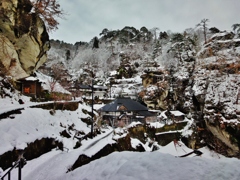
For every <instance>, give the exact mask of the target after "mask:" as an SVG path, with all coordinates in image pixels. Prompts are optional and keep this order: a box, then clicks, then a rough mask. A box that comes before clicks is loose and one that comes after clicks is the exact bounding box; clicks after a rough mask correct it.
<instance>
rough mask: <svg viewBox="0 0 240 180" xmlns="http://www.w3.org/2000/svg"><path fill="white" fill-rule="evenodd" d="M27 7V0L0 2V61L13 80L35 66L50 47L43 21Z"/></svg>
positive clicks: (43, 60)
mask: <svg viewBox="0 0 240 180" xmlns="http://www.w3.org/2000/svg"><path fill="white" fill-rule="evenodd" d="M31 9H32V5H31V2H30V1H29V0H2V1H1V2H0V21H1V23H0V49H1V50H0V61H1V64H2V65H3V67H4V68H5V69H6V70H7V72H9V75H11V76H12V77H13V78H14V79H19V78H23V77H26V76H28V75H29V74H31V73H32V72H33V71H34V70H36V69H38V67H39V66H41V65H42V64H43V63H44V62H45V61H46V59H47V56H46V52H47V51H48V50H49V48H50V44H49V36H48V33H47V32H46V28H45V25H44V22H43V21H42V20H41V19H40V18H39V17H38V15H37V14H34V13H31Z"/></svg>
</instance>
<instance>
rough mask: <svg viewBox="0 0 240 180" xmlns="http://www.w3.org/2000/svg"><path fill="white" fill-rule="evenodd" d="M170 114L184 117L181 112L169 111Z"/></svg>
mask: <svg viewBox="0 0 240 180" xmlns="http://www.w3.org/2000/svg"><path fill="white" fill-rule="evenodd" d="M170 113H171V114H172V115H174V116H184V115H185V114H184V113H182V112H181V111H170Z"/></svg>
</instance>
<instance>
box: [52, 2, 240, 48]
mask: <svg viewBox="0 0 240 180" xmlns="http://www.w3.org/2000/svg"><path fill="white" fill-rule="evenodd" d="M58 2H59V3H60V5H61V7H62V9H63V10H64V12H65V13H67V15H66V16H65V19H60V25H59V29H58V30H57V31H54V32H52V33H50V38H51V39H55V40H57V39H58V40H63V41H65V42H68V43H73V44H74V43H75V42H77V41H86V42H89V41H90V40H91V39H92V38H93V37H95V36H97V37H99V33H101V32H102V30H103V29H104V28H107V29H109V30H117V29H122V28H124V27H125V26H133V27H135V28H137V29H140V28H141V27H143V26H145V27H146V28H148V29H151V28H154V27H157V28H159V29H160V31H167V30H171V31H172V32H183V31H184V30H185V29H187V28H194V27H195V26H196V24H198V23H199V22H200V21H201V20H202V19H204V18H206V19H209V23H208V26H209V28H210V27H217V28H218V29H220V30H231V29H232V28H231V26H232V25H233V24H235V23H240V14H239V9H240V0H58Z"/></svg>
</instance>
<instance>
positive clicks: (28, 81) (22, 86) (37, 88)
mask: <svg viewBox="0 0 240 180" xmlns="http://www.w3.org/2000/svg"><path fill="white" fill-rule="evenodd" d="M17 83H18V85H19V90H20V91H21V92H22V94H24V95H26V96H31V97H40V94H41V90H42V87H41V82H40V81H39V80H38V79H37V78H36V77H33V76H29V77H26V78H22V79H19V80H18V81H17Z"/></svg>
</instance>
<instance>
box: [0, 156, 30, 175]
mask: <svg viewBox="0 0 240 180" xmlns="http://www.w3.org/2000/svg"><path fill="white" fill-rule="evenodd" d="M25 164H26V160H25V159H24V158H19V159H18V160H17V161H16V162H15V163H14V165H13V166H12V167H11V168H10V169H9V170H8V171H7V172H6V173H5V174H4V175H3V176H2V177H1V180H4V177H6V176H7V175H8V180H11V171H12V170H13V168H16V167H18V180H21V179H22V168H23V166H24V165H25Z"/></svg>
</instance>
